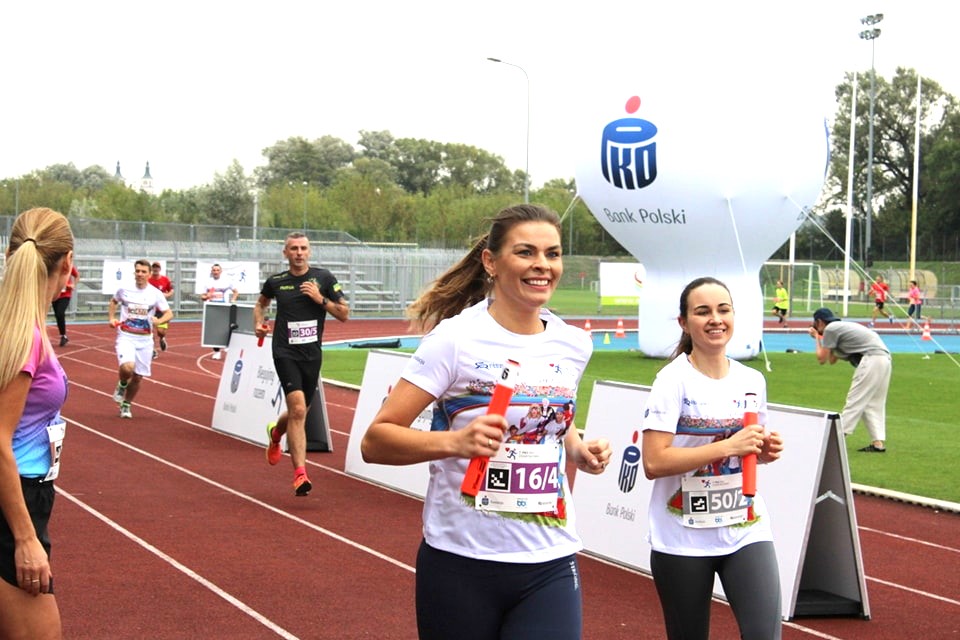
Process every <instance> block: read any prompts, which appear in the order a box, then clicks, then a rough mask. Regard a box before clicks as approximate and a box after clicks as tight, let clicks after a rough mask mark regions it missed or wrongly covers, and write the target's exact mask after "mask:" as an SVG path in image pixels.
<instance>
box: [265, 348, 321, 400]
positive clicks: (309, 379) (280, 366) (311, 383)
mask: <svg viewBox="0 0 960 640" xmlns="http://www.w3.org/2000/svg"><path fill="white" fill-rule="evenodd" d="M320 364H321V361H320V360H293V359H292V358H274V360H273V367H274V368H275V369H276V370H277V377H278V378H279V379H280V386H281V387H282V388H283V394H284V395H290V394H291V393H293V392H294V391H302V392H303V396H304V398H305V399H306V401H307V406H308V407H309V406H310V401H311V400H313V396H315V395H316V391H317V385H318V384H320Z"/></svg>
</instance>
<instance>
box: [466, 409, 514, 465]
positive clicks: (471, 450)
mask: <svg viewBox="0 0 960 640" xmlns="http://www.w3.org/2000/svg"><path fill="white" fill-rule="evenodd" d="M506 430H507V421H506V419H505V418H504V417H503V416H498V415H483V416H480V417H478V418H475V419H474V420H472V421H471V422H470V424H468V425H467V426H466V427H464V428H463V429H461V430H459V431H457V432H456V436H457V444H456V450H457V451H456V455H457V456H458V457H461V458H476V457H477V456H487V457H489V456H492V455H494V454H496V453H497V451H499V450H500V444H501V442H502V441H503V434H504V433H505V432H506Z"/></svg>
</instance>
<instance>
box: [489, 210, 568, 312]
mask: <svg viewBox="0 0 960 640" xmlns="http://www.w3.org/2000/svg"><path fill="white" fill-rule="evenodd" d="M483 264H484V267H485V268H486V270H487V273H488V274H490V275H491V276H492V277H493V281H494V284H493V297H494V299H495V300H497V301H503V302H506V303H507V304H509V305H510V306H512V307H525V308H529V309H539V308H540V307H542V306H544V305H545V304H547V302H549V301H550V296H552V295H553V292H554V290H555V289H556V288H557V285H558V284H559V282H560V276H561V275H563V254H562V251H561V247H560V232H559V231H557V228H556V227H555V226H554V225H553V224H551V223H549V222H543V221H534V222H521V223H518V224H516V225H514V226H513V227H512V228H511V229H510V230H509V231H508V232H507V233H506V235H505V236H504V241H503V244H502V248H501V250H500V252H499V253H498V254H497V255H494V254H493V253H491V252H490V250H489V249H485V250H484V252H483Z"/></svg>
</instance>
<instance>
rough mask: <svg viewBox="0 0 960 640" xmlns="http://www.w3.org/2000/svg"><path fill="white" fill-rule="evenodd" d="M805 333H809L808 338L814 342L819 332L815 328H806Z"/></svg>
mask: <svg viewBox="0 0 960 640" xmlns="http://www.w3.org/2000/svg"><path fill="white" fill-rule="evenodd" d="M807 333H809V334H810V337H811V338H813V339H814V340H816V339H817V338H819V337H820V332H819V331H817V329H816V327H808V328H807Z"/></svg>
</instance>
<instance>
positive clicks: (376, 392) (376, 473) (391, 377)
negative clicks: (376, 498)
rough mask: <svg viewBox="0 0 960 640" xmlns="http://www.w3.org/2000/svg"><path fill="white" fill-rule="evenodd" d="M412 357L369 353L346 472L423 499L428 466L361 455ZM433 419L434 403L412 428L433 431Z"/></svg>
mask: <svg viewBox="0 0 960 640" xmlns="http://www.w3.org/2000/svg"><path fill="white" fill-rule="evenodd" d="M409 358H410V354H409V353H401V352H396V351H382V350H379V349H374V350H372V351H370V353H368V354H367V364H366V366H365V367H364V369H363V381H362V383H361V385H360V396H359V397H358V398H357V409H356V411H355V412H354V414H353V426H351V428H350V441H349V442H348V443H347V459H346V464H345V467H344V470H345V471H346V472H347V473H349V474H351V475H355V476H358V477H361V478H365V479H367V480H370V481H371V482H376V483H377V484H381V485H384V486H387V487H391V488H393V489H396V490H398V491H402V492H404V493H407V494H410V495H413V496H416V497H418V498H423V497H424V496H425V495H426V494H427V480H428V477H429V469H428V463H426V462H421V463H419V464H412V465H403V466H395V465H383V464H369V463H367V462H364V461H363V457H362V456H361V454H360V441H361V440H363V435H364V434H365V433H366V432H367V428H369V427H370V423H371V422H372V421H373V418H374V417H375V416H376V415H377V411H378V410H379V409H380V405H382V404H383V401H384V399H386V397H387V394H389V393H390V390H391V389H393V385H395V384H396V383H397V380H399V379H400V374H401V373H402V372H403V368H404V367H405V366H406V364H407V360H408V359H409ZM432 416H433V403H431V404H430V406H428V407H427V408H426V409H424V410H423V413H421V414H420V415H419V416H418V417H417V419H416V420H414V422H413V425H411V428H413V429H418V430H420V431H429V430H430V422H431V417H432Z"/></svg>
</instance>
